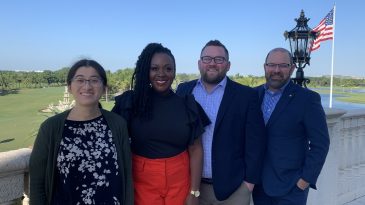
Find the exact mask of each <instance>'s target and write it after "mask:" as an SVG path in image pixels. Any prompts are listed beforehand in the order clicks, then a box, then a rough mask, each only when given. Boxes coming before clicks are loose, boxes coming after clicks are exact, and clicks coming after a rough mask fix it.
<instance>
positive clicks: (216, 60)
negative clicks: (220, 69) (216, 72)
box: [200, 56, 226, 64]
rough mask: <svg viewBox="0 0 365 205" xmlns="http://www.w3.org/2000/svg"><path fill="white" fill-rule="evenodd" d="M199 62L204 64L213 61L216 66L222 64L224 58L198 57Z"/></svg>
mask: <svg viewBox="0 0 365 205" xmlns="http://www.w3.org/2000/svg"><path fill="white" fill-rule="evenodd" d="M200 60H201V61H202V62H203V63H206V64H208V63H210V62H212V60H214V63H216V64H222V63H224V62H225V61H226V58H225V57H223V56H216V57H211V56H202V57H200Z"/></svg>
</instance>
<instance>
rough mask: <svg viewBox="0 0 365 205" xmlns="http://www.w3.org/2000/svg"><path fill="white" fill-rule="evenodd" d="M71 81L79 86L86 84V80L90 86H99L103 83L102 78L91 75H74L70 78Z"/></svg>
mask: <svg viewBox="0 0 365 205" xmlns="http://www.w3.org/2000/svg"><path fill="white" fill-rule="evenodd" d="M72 82H74V83H75V85H77V86H80V87H81V86H84V85H86V83H87V82H88V83H89V85H90V86H93V87H100V86H101V85H102V84H103V82H102V80H101V79H100V78H98V77H92V78H90V79H85V78H82V77H76V78H73V79H72Z"/></svg>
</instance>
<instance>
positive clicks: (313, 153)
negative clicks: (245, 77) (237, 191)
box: [253, 48, 329, 205]
mask: <svg viewBox="0 0 365 205" xmlns="http://www.w3.org/2000/svg"><path fill="white" fill-rule="evenodd" d="M264 69H265V78H266V83H265V84H264V85H261V86H259V87H257V89H258V91H259V97H260V102H261V109H262V113H263V117H264V121H265V125H266V135H267V137H266V140H267V150H266V154H265V159H264V164H263V171H262V184H260V185H256V186H255V188H254V191H253V200H254V204H255V205H305V204H306V202H307V197H308V190H309V187H312V188H314V189H316V185H315V184H316V181H317V178H318V176H319V174H320V172H321V169H322V167H323V164H324V162H325V159H326V156H327V153H328V149H329V135H328V129H327V123H326V115H325V113H324V110H323V108H322V105H321V98H320V95H319V94H318V93H316V92H314V91H311V90H309V89H306V88H302V87H300V86H298V85H296V84H294V83H293V82H292V81H291V80H290V76H291V74H292V73H293V71H294V69H295V65H294V63H293V60H292V57H291V54H290V52H289V51H288V50H286V49H284V48H275V49H273V50H271V51H270V52H269V53H268V55H267V57H266V61H265V64H264Z"/></svg>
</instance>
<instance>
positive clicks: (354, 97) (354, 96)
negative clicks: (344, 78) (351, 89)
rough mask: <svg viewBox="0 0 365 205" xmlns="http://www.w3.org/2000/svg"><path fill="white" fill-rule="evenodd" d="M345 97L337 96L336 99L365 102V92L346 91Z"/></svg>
mask: <svg viewBox="0 0 365 205" xmlns="http://www.w3.org/2000/svg"><path fill="white" fill-rule="evenodd" d="M345 95H346V96H344V97H337V98H336V100H339V101H343V102H351V103H360V104H365V94H364V93H346V94H345Z"/></svg>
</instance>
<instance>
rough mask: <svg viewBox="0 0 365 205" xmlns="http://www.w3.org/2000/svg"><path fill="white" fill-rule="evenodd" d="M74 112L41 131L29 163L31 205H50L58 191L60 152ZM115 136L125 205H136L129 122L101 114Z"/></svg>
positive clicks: (49, 121)
mask: <svg viewBox="0 0 365 205" xmlns="http://www.w3.org/2000/svg"><path fill="white" fill-rule="evenodd" d="M69 112H70V110H68V111H65V112H63V113H60V114H58V115H55V116H52V117H50V118H48V119H47V120H46V121H44V122H43V123H42V125H41V127H40V128H39V132H38V135H37V138H36V140H35V142H34V146H33V151H32V154H31V155H30V161H29V176H30V205H48V204H50V203H51V199H52V194H53V190H54V186H53V184H54V181H55V172H56V162H57V154H58V149H59V146H60V143H61V139H62V133H63V128H64V125H65V120H66V118H67V116H68V114H69ZM101 112H102V114H103V116H104V118H105V119H106V121H107V123H108V126H109V128H110V130H111V132H112V136H113V140H114V143H115V146H116V150H117V157H118V163H119V169H120V173H121V175H120V177H121V180H122V183H123V185H124V186H123V188H124V190H123V191H122V192H123V193H122V196H123V199H122V200H123V201H122V204H123V205H133V184H132V160H131V152H130V145H129V139H128V130H127V124H126V121H125V120H124V119H123V118H122V117H120V116H118V115H117V114H114V113H112V112H109V111H106V110H101Z"/></svg>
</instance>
